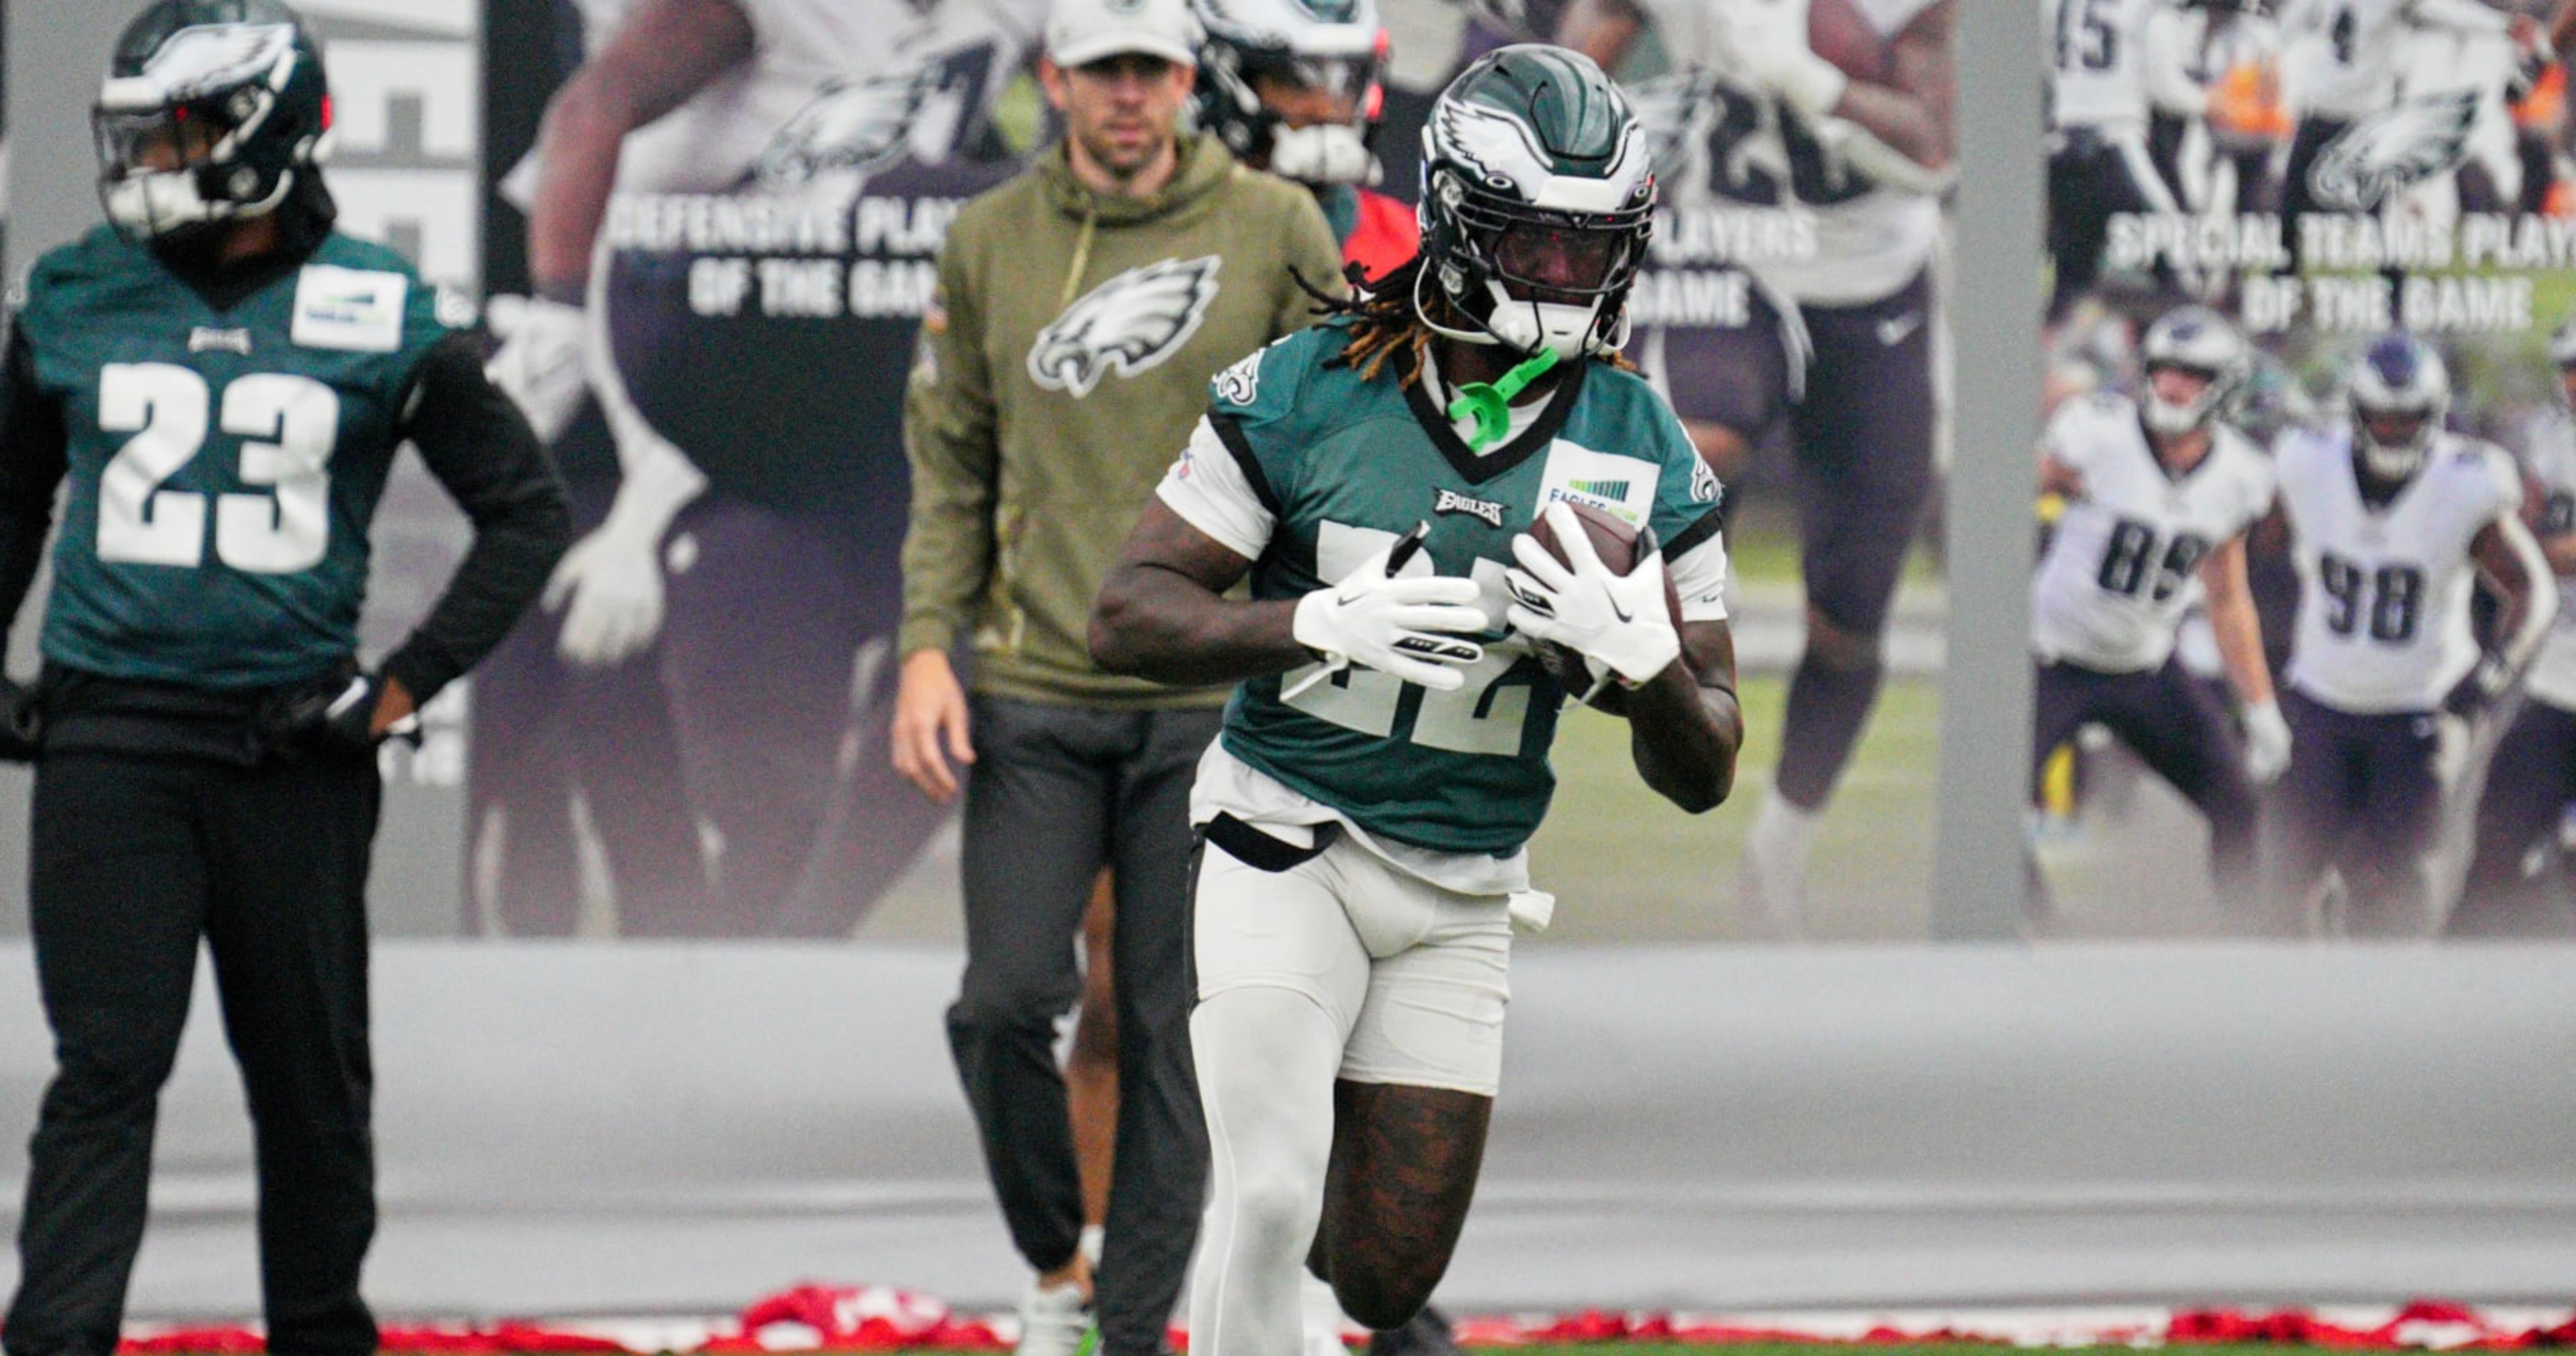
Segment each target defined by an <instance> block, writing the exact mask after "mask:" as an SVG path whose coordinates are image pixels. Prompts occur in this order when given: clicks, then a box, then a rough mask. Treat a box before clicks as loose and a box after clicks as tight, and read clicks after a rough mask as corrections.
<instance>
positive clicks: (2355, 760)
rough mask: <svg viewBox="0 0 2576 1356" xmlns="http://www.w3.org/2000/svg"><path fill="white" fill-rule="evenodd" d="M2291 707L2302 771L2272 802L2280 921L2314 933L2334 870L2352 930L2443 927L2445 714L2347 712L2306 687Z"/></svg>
mask: <svg viewBox="0 0 2576 1356" xmlns="http://www.w3.org/2000/svg"><path fill="white" fill-rule="evenodd" d="M2281 714H2282V716H2283V717H2285V718H2286V719H2288V721H2289V722H2290V768H2289V771H2287V772H2284V773H2282V774H2281V780H2280V781H2278V782H2275V783H2274V784H2273V786H2272V789H2271V800H2270V802H2269V803H2268V804H2267V805H2266V806H2265V807H2264V815H2263V850H2262V857H2263V883H2264V890H2263V892H2264V897H2265V903H2266V907H2267V908H2268V909H2269V910H2270V911H2271V913H2272V917H2271V918H2270V919H2269V920H2268V921H2269V922H2271V923H2272V924H2273V925H2274V926H2275V927H2277V928H2279V929H2280V930H2282V931H2285V932H2288V933H2291V934H2293V935H2296V934H2298V933H2301V932H2304V931H2305V930H2306V928H2307V921H2308V920H2307V914H2306V904H2307V899H2308V895H2309V892H2310V891H2311V890H2313V889H2314V888H2315V886H2316V883H2317V881H2318V879H2319V878H2320V877H2321V876H2323V875H2324V874H2325V871H2326V868H2328V867H2333V868H2334V869H2335V870H2336V872H2337V873H2338V874H2340V875H2341V876H2342V877H2343V884H2344V893H2345V910H2346V924H2347V930H2348V931H2349V932H2350V933H2351V935H2353V936H2355V937H2424V936H2429V935H2431V933H2432V931H2433V924H2434V918H2433V915H2432V904H2433V900H2432V888H2431V886H2432V882H2431V878H2430V876H2429V875H2428V874H2427V873H2426V869H2425V859H2426V858H2427V856H2429V855H2430V854H2431V853H2432V851H2433V849H2434V848H2435V847H2437V846H2438V845H2439V843H2440V838H2441V829H2442V782H2441V778H2440V776H2439V775H2438V774H2437V773H2436V772H2435V771H2434V768H2433V758H2434V753H2435V750H2436V747H2437V738H2438V737H2437V735H2436V733H2435V729H2436V727H2435V722H2434V718H2433V716H2432V715H2431V714H2430V713H2428V712H2414V711H2395V712H2386V713H2380V714H2360V713H2355V712H2350V711H2342V710H2337V709H2336V708H2334V707H2331V706H2328V705H2326V704H2325V703H2324V702H2321V701H2318V700H2316V699H2315V698H2313V697H2310V696H2308V695H2307V694H2306V693H2304V692H2301V691H2299V690H2298V689H2296V688H2290V689H2287V690H2285V691H2283V692H2282V694H2281Z"/></svg>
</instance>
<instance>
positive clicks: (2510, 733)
mask: <svg viewBox="0 0 2576 1356" xmlns="http://www.w3.org/2000/svg"><path fill="white" fill-rule="evenodd" d="M2571 800H2576V711H2570V710H2568V709H2566V708H2565V707H2561V706H2556V705H2553V704H2551V703H2549V702H2545V701H2542V700H2540V699H2539V698H2536V697H2526V698H2524V699H2523V703H2522V710H2521V712H2520V713H2519V714H2517V715H2516V716H2515V717H2514V718H2513V724H2512V725H2510V726H2507V727H2506V729H2505V732H2504V737H2503V738H2502V739H2499V740H2497V741H2496V749H2495V761H2493V762H2492V763H2489V764H2488V765H2487V784H2486V791H2485V793H2484V794H2482V795H2481V796H2479V797H2478V822H2477V829H2476V833H2475V837H2474V842H2475V843H2476V848H2475V851H2474V853H2473V854H2472V855H2471V857H2470V858H2469V874H2468V880H2467V881H2466V883H2465V884H2464V885H2463V886H2462V887H2461V894H2460V902H2459V905H2458V906H2457V907H2456V908H2454V909H2453V910H2452V911H2451V917H2450V921H2449V923H2448V924H2447V925H2446V927H2445V931H2446V932H2447V933H2448V934H2449V935H2450V936H2453V937H2564V936H2567V935H2568V934H2569V932H2570V931H2571V930H2576V919H2571V918H2570V917H2569V915H2568V911H2567V907H2566V905H2565V904H2564V903H2563V902H2561V900H2560V898H2559V887H2558V883H2557V882H2556V881H2555V880H2554V879H2553V878H2552V877H2553V876H2554V873H2552V872H2547V871H2544V873H2543V874H2542V875H2541V876H2538V877H2533V876H2526V875H2524V874H2523V862H2524V859H2525V858H2526V857H2527V856H2529V855H2530V853H2531V850H2532V849H2533V848H2535V847H2540V846H2544V845H2545V844H2546V843H2547V842H2548V840H2549V839H2550V838H2552V837H2554V836H2555V835H2556V832H2557V829H2558V821H2559V817H2560V816H2561V815H2563V814H2564V813H2566V810H2567V804H2568V802H2569V801H2571ZM2555 857H2556V854H2554V853H2549V854H2544V858H2545V859H2547V860H2552V861H2554V860H2555Z"/></svg>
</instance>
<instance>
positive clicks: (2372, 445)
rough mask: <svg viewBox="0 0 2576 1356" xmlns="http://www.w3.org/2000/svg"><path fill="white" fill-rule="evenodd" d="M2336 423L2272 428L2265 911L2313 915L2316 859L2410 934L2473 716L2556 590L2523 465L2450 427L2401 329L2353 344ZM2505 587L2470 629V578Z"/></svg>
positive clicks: (2543, 625) (2424, 909)
mask: <svg viewBox="0 0 2576 1356" xmlns="http://www.w3.org/2000/svg"><path fill="white" fill-rule="evenodd" d="M2344 394H2345V399H2346V401H2347V402H2348V403H2349V405H2350V407H2351V420H2350V422H2349V423H2348V425H2346V426H2345V427H2343V428H2339V429H2328V430H2324V431H2317V432H2307V431H2294V432H2291V433H2288V434H2285V435H2283V437H2282V439H2281V442H2280V445H2279V447H2278V448H2277V449H2276V451H2275V453H2274V457H2273V460H2274V463H2275V469H2276V470H2277V472H2278V473H2279V476H2280V485H2281V508H2282V510H2283V512H2284V514H2285V515H2286V517H2287V519H2288V523H2289V526H2290V529H2291V531H2292V533H2293V543H2292V558H2293V560H2294V562H2295V563H2296V565H2297V567H2298V571H2299V614H2298V621H2297V624H2296V629H2295V635H2294V639H2293V641H2292V644H2291V652H2290V664H2289V672H2288V687H2289V691H2288V693H2287V694H2285V695H2284V696H2283V698H2282V701H2281V706H2282V711H2283V714H2284V715H2285V716H2286V717H2287V718H2288V720H2289V722H2290V731H2291V734H2292V736H2293V742H2292V744H2291V754H2290V766H2289V770H2288V771H2287V772H2286V773H2284V774H2283V776H2282V778H2281V781H2280V784H2279V786H2278V789H2277V791H2276V793H2275V797H2274V801H2273V803H2272V805H2270V806H2269V807H2267V814H2266V816H2265V820H2264V829H2263V848H2262V852H2263V866H2262V870H2263V885H2264V894H2265V902H2266V905H2267V907H2268V908H2269V909H2270V910H2271V920H2270V921H2271V922H2272V924H2273V925H2274V926H2275V927H2277V928H2280V929H2283V930H2287V931H2291V932H2294V933H2298V932H2305V931H2307V930H2308V927H2309V919H2308V918H2307V916H2306V914H2307V903H2308V899H2309V896H2310V894H2311V892H2312V891H2313V889H2314V888H2315V886H2316V885H2317V883H2318V880H2319V878H2320V877H2321V875H2322V874H2323V873H2324V871H2325V870H2326V868H2327V867H2329V866H2331V867H2334V868H2336V869H2337V871H2338V873H2339V874H2340V875H2341V876H2342V878H2343V885H2344V890H2345V895H2346V904H2347V914H2346V925H2347V930H2348V931H2349V932H2350V933H2351V934H2353V935H2356V936H2390V937H2420V936H2425V935H2428V934H2429V933H2430V932H2431V931H2432V930H2433V927H2434V925H2435V923H2436V922H2437V921H2438V920H2437V919H2436V918H2435V917H2434V914H2433V910H2432V902H2433V901H2432V898H2431V877H2430V872H2429V869H2428V867H2429V860H2428V859H2429V858H2430V856H2431V854H2432V852H2433V850H2434V849H2435V847H2436V846H2437V839H2438V837H2439V833H2440V826H2441V812H2442V800H2443V796H2444V795H2445V794H2446V792H2447V791H2448V789H2449V784H2450V783H2451V782H2452V781H2453V780H2455V778H2456V774H2457V771H2458V765H2459V763H2460V761H2461V760H2462V759H2463V758H2464V756H2465V751H2466V749H2467V747H2468V737H2469V730H2468V721H2469V719H2470V718H2472V717H2474V716H2476V715H2477V714H2478V713H2479V712H2481V711H2483V710H2484V709H2485V708H2486V706H2487V705H2488V704H2489V703H2491V702H2493V701H2494V700H2495V699H2496V698H2497V697H2499V696H2501V695H2503V694H2504V693H2505V692H2506V691H2507V690H2508V689H2509V688H2510V687H2511V686H2512V684H2513V683H2514V681H2515V680H2516V678H2517V677H2518V676H2519V675H2520V673H2521V672H2522V669H2523V667H2524V665H2525V664H2527V663H2528V662H2529V661H2530V659H2531V657H2532V655H2533V653H2534V652H2535V651H2537V650H2538V648H2539V646H2540V642H2541V640H2542V639H2543V638H2544V637H2545V636H2546V635H2547V634H2548V631H2549V621H2550V617H2551V614H2553V613H2554V612H2555V611H2556V610H2557V600H2556V597H2555V596H2554V595H2553V594H2551V593H2548V592H2546V591H2543V590H2542V588H2541V584H2542V582H2543V581H2544V580H2546V579H2547V577H2548V569H2549V567H2548V565H2547V563H2546V562H2545V561H2544V560H2543V559H2542V557H2541V554H2540V547H2539V546H2538V544H2537V543H2535V542H2534V541H2533V540H2532V537H2531V533H2530V531H2529V530H2528V529H2526V528H2525V527H2524V526H2523V525H2522V518H2521V509H2522V501H2523V485H2522V477H2521V474H2520V472H2518V471H2517V470H2516V469H2515V468H2514V465H2513V462H2512V460H2511V459H2510V458H2509V457H2507V456H2506V455H2505V453H2504V451H2503V450H2502V449H2501V448H2498V447H2495V446H2493V445H2492V444H2488V443H2483V442H2479V441H2477V440H2475V439H2471V438H2465V437H2461V436H2459V435H2457V434H2453V433H2450V432H2447V431H2445V430H2444V429H2443V427H2442V417H2443V414H2444V412H2445V411H2446V410H2447V409H2448V408H2449V406H2450V398H2451V381H2450V376H2449V373H2448V371H2447V369H2445V368H2444V366H2443V364H2442V359H2441V357H2440V355H2439V354H2436V353H2435V352H2434V351H2433V349H2432V348H2431V347H2430V346H2429V345H2427V344H2426V343H2425V342H2424V341H2423V340H2421V339H2418V338H2416V337H2415V336H2413V335H2411V334H2406V333H2403V332H2391V333H2387V334H2382V335H2380V336H2379V337H2377V338H2375V339H2373V340H2371V341H2370V343H2369V344H2368V345H2367V346H2366V347H2364V348H2363V349H2362V351H2361V352H2360V353H2359V354H2358V355H2357V356H2356V357H2355V358H2354V360H2353V362H2352V365H2351V368H2350V371H2349V373H2348V375H2347V377H2346V381H2345V392H2344ZM2480 584H2483V585H2484V587H2485V588H2486V589H2487V590H2488V591H2489V592H2490V593H2491V594H2493V595H2494V596H2495V598H2496V600H2497V609H2496V613H2497V615H2496V618H2495V622H2494V625H2493V627H2492V632H2493V635H2494V637H2495V639H2494V640H2493V642H2492V643H2490V644H2488V645H2485V646H2481V644H2480V642H2479V638H2478V636H2477V634H2476V629H2475V627H2474V625H2473V623H2472V619H2471V609H2470V606H2469V599H2470V593H2471V590H2472V589H2473V588H2475V587H2477V586H2479V585H2480Z"/></svg>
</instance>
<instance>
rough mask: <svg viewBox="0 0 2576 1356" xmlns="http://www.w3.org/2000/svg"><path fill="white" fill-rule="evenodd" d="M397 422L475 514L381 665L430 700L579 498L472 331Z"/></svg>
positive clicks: (428, 367) (526, 588)
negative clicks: (434, 593)
mask: <svg viewBox="0 0 2576 1356" xmlns="http://www.w3.org/2000/svg"><path fill="white" fill-rule="evenodd" d="M401 433H402V436H404V437H407V438H409V439H411V441H412V443H413V445H414V446H417V447H418V448H419V449H420V455H421V460H422V461H423V462H424V463H426V464H427V465H428V467H429V473H430V474H431V475H432V476H435V477H437V479H438V483H439V484H440V485H442V486H444V487H446V489H447V493H448V495H449V496H450V497H452V498H453V499H455V500H456V504H457V507H459V508H461V509H463V510H464V511H465V516H466V517H467V518H468V519H470V520H471V521H472V522H473V524H474V544H473V546H472V547H471V548H469V549H468V550H467V551H466V553H465V558H464V559H463V560H461V561H459V562H457V566H456V573H455V575H454V576H452V577H451V578H450V579H449V580H448V581H447V591H446V592H445V593H443V594H441V595H440V596H439V600H438V605H437V606H436V607H434V608H432V609H430V613H429V616H428V618H427V619H426V620H424V621H422V622H421V624H420V626H419V628H418V629H416V630H414V631H413V632H412V633H411V636H410V637H409V638H408V639H406V640H405V641H404V642H403V643H402V645H401V647H400V648H398V649H396V650H395V651H394V652H393V654H392V655H391V656H390V657H389V658H387V659H386V660H385V665H384V669H385V672H386V673H387V674H388V675H390V676H392V677H393V678H395V679H397V680H399V681H400V682H401V683H402V685H403V690H404V691H406V692H409V693H410V694H411V696H412V699H413V700H414V701H418V702H426V701H428V700H429V699H430V697H431V696H432V695H434V694H435V693H437V691H438V690H439V689H440V688H442V687H445V686H447V684H448V683H449V682H451V681H453V680H454V679H455V678H456V677H457V675H459V674H462V673H464V672H465V671H466V670H467V669H470V668H472V667H474V665H475V664H476V663H477V662H478V661H480V660H481V659H482V658H483V656H484V655H486V654H489V653H491V651H492V647H493V646H495V645H498V644H500V643H501V639H502V637H504V636H506V635H508V634H509V633H510V628H511V627H512V626H513V625H515V624H516V623H517V621H518V619H519V614H520V613H522V612H524V611H526V610H527V607H528V604H529V603H530V602H532V601H533V600H534V599H535V598H536V596H537V592H538V590H540V589H543V588H544V587H545V584H546V577H547V575H549V574H550V573H552V572H553V570H554V567H555V562H556V561H558V560H560V559H562V558H563V553H564V551H565V550H566V548H568V547H570V546H571V544H572V510H571V509H570V507H569V506H568V505H567V503H566V501H565V499H564V488H563V479H562V477H561V476H560V475H558V474H557V473H556V471H555V465H554V459H553V458H552V457H550V456H548V455H547V453H546V449H545V445H544V444H543V443H540V442H539V441H538V440H537V435H536V433H535V432H534V431H533V430H531V429H530V428H529V427H528V421H527V419H526V418H525V417H524V416H522V415H521V414H520V413H519V407H518V406H517V404H515V403H514V402H512V401H511V399H510V398H509V396H507V395H506V394H504V393H502V391H501V390H500V389H499V388H497V387H495V386H493V385H492V383H491V381H490V380H489V379H488V378H486V377H485V376H484V375H483V359H482V356H481V354H480V353H479V352H478V351H477V349H476V347H475V345H474V342H473V341H472V339H470V338H469V337H468V336H465V335H462V334H457V335H450V336H449V337H448V338H446V339H445V340H442V341H441V342H440V343H439V344H438V345H437V346H436V347H434V348H432V349H431V350H430V351H429V352H428V353H427V354H425V355H423V356H422V358H421V360H420V365H419V367H418V368H417V369H416V370H415V371H414V373H413V376H412V385H411V390H410V392H409V393H408V394H407V395H406V396H405V408H404V413H403V420H402V425H401ZM5 541H6V539H5V537H0V545H5ZM4 560H5V558H0V561H4ZM6 582H7V579H6V577H5V576H0V584H5V583H6Z"/></svg>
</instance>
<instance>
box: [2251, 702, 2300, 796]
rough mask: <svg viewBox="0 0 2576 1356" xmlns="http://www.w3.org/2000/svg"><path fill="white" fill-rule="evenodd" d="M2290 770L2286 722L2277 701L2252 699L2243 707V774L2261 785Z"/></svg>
mask: <svg viewBox="0 0 2576 1356" xmlns="http://www.w3.org/2000/svg"><path fill="white" fill-rule="evenodd" d="M2289 770H2290V722H2288V721H2286V720H2283V719H2282V718H2281V704H2280V703H2279V702H2275V701H2262V702H2256V703H2255V704H2253V705H2252V706H2248V707H2246V708H2245V775H2246V776H2248V777H2250V778H2252V779H2253V781H2254V784H2255V785H2256V786H2265V785H2268V784H2270V783H2271V782H2272V780H2273V779H2274V778H2277V777H2279V776H2280V775H2281V774H2282V773H2284V772H2287V771H2289Z"/></svg>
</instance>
